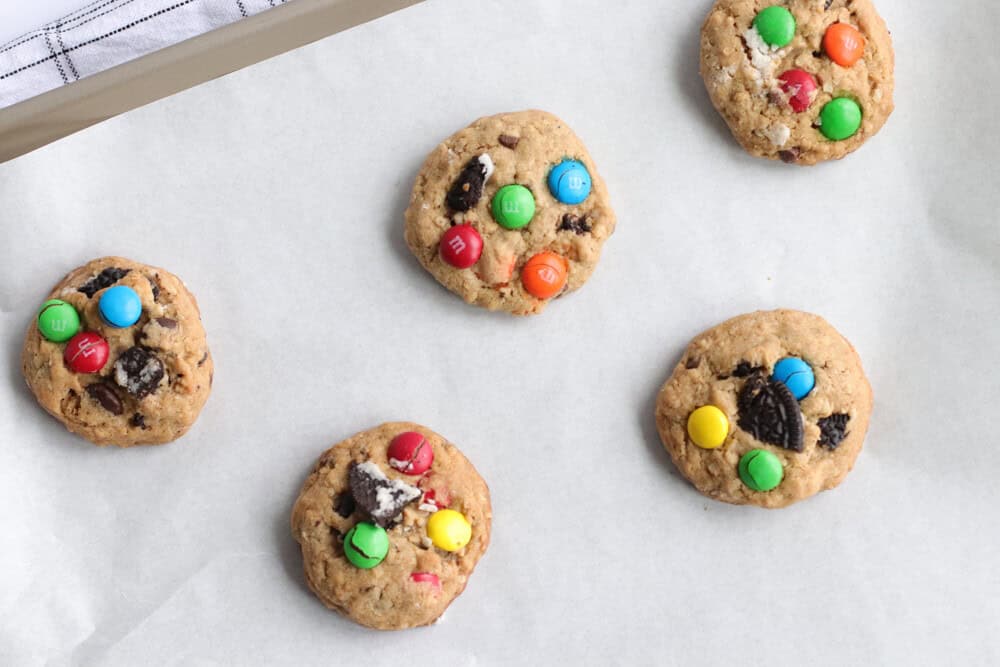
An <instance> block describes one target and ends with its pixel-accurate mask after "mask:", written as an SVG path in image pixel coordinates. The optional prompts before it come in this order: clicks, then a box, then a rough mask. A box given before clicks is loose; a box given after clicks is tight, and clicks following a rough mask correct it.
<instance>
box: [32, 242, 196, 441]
mask: <svg viewBox="0 0 1000 667" xmlns="http://www.w3.org/2000/svg"><path fill="white" fill-rule="evenodd" d="M116 285H123V286H126V287H129V288H131V289H132V290H134V291H135V293H136V294H137V295H138V297H139V299H140V301H141V303H142V314H141V316H140V317H139V320H138V321H137V322H136V323H135V324H133V325H132V326H128V327H124V328H116V327H112V326H110V325H109V324H107V323H106V322H105V321H104V319H103V318H102V317H101V314H100V309H99V303H100V299H101V295H102V294H103V293H104V292H105V291H107V290H108V289H110V288H111V287H114V286H116ZM47 298H48V299H60V300H62V301H64V302H66V303H68V304H70V305H71V306H72V307H73V308H74V309H75V310H76V311H77V313H78V314H79V320H80V331H81V332H93V333H96V334H98V335H100V336H101V337H102V338H103V339H104V340H105V341H107V344H108V349H109V356H108V360H107V363H105V364H104V366H103V368H101V370H100V371H99V372H97V373H80V372H74V371H73V370H71V369H70V367H69V366H68V365H67V363H66V361H65V360H64V352H65V349H66V347H67V344H66V343H65V342H61V343H59V342H53V341H50V340H47V339H46V338H44V337H43V336H42V335H41V332H40V331H39V328H38V323H37V319H36V320H34V321H32V323H31V325H30V326H29V328H28V332H27V335H26V336H25V341H24V348H23V351H22V357H21V366H22V371H23V373H24V377H25V380H26V381H27V383H28V387H29V388H30V389H31V391H32V393H34V395H35V398H36V399H37V400H38V402H39V404H41V406H42V407H43V408H45V410H46V411H48V412H49V413H50V414H51V415H52V416H53V417H55V418H56V419H58V420H59V421H61V422H62V423H63V424H64V425H65V426H66V428H68V429H69V430H70V431H72V432H74V433H76V434H78V435H80V436H82V437H84V438H86V439H87V440H89V441H91V442H92V443H94V444H97V445H117V446H119V447H129V446H132V445H152V444H163V443H167V442H171V441H173V440H176V439H177V438H179V437H180V436H182V435H183V434H184V433H185V432H187V430H188V429H189V428H190V427H191V426H192V424H194V422H195V420H196V419H197V418H198V415H199V413H200V412H201V409H202V407H203V406H204V404H205V401H206V400H207V399H208V394H209V391H210V389H211V384H212V375H213V371H214V367H213V364H212V355H211V353H210V352H209V349H208V344H207V342H206V338H205V329H204V327H203V326H202V323H201V314H200V312H199V310H198V304H197V302H196V301H195V298H194V296H193V295H192V294H191V293H190V292H189V291H188V289H187V288H186V287H185V286H184V283H183V282H181V280H180V279H179V278H177V276H175V275H173V274H172V273H170V272H168V271H165V270H163V269H160V268H156V267H152V266H147V265H145V264H140V263H138V262H134V261H132V260H129V259H125V258H122V257H103V258H101V259H95V260H93V261H91V262H88V263H87V264H86V265H84V266H81V267H80V268H78V269H75V270H73V271H71V272H70V273H69V274H68V275H67V276H66V277H65V278H63V279H62V280H61V281H60V282H59V283H58V284H57V285H56V286H55V287H54V288H53V289H52V291H51V293H50V294H49V296H48V297H47Z"/></svg>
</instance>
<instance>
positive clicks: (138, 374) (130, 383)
mask: <svg viewBox="0 0 1000 667" xmlns="http://www.w3.org/2000/svg"><path fill="white" fill-rule="evenodd" d="M164 373H165V371H164V368H163V362H162V361H160V360H159V359H158V358H157V357H156V356H155V355H154V354H153V353H152V351H151V350H149V348H145V347H140V346H138V345H137V346H135V347H130V348H129V349H127V350H125V351H124V352H122V356H120V357H118V361H116V362H115V382H117V383H118V386H119V387H121V388H123V389H125V391H127V392H128V393H130V394H132V396H134V397H136V398H144V397H146V396H148V395H149V394H152V393H153V392H154V391H156V388H157V387H159V386H160V380H162V379H163V375H164Z"/></svg>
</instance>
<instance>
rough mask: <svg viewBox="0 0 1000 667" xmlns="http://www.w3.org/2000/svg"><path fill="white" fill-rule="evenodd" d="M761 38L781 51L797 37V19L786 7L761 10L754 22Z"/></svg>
mask: <svg viewBox="0 0 1000 667" xmlns="http://www.w3.org/2000/svg"><path fill="white" fill-rule="evenodd" d="M753 26H754V27H755V28H756V29H757V33H758V34H759V35H760V38H761V39H762V40H764V42H765V43H766V44H768V45H770V46H775V47H778V48H779V49H780V48H781V47H783V46H786V45H787V44H788V43H789V42H790V41H792V37H795V17H794V16H792V13H791V12H790V11H788V10H787V9H785V8H784V7H777V6H775V7H768V8H766V9H763V10H761V12H760V13H759V14H757V16H756V17H755V18H754V20H753Z"/></svg>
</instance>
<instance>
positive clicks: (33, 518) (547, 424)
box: [0, 0, 1000, 666]
mask: <svg viewBox="0 0 1000 667" xmlns="http://www.w3.org/2000/svg"><path fill="white" fill-rule="evenodd" d="M709 4H710V3H709V2H708V1H707V0H698V1H697V2H664V1H662V0H661V1H652V0H651V1H648V2H640V1H635V2H620V3H613V4H609V3H606V2H597V1H596V0H575V1H573V2H570V1H559V0H544V1H542V0H539V1H536V2H528V1H525V2H518V3H514V2H499V1H494V2H458V1H457V0H430V1H429V2H427V3H426V4H424V5H422V6H418V7H416V8H413V9H409V10H406V11H404V12H401V13H399V14H396V15H393V16H390V17H388V18H385V19H382V20H379V21H377V22H375V23H373V24H369V25H366V26H363V27H361V28H359V29H355V30H352V31H350V32H347V33H344V34H341V35H337V36H335V37H333V38H331V39H328V40H325V41H323V42H321V43H319V44H316V45H313V46H310V47H307V48H304V49H301V50H299V51H296V52H294V53H291V54H288V55H285V56H282V57H279V58H276V59H274V60H271V61H269V62H266V63H263V64H261V65H258V66H255V67H252V68H250V69H248V70H245V71H242V72H238V73H236V74H234V75H231V76H228V77H225V78H223V79H220V80H217V81H215V82H213V83H210V84H207V85H204V86H201V87H199V88H196V89H194V90H191V91H188V92H185V93H183V94H180V95H178V96H175V97H173V98H169V99H167V100H164V101H161V102H158V103H156V104H154V105H151V106H149V107H147V108H143V109H140V110H138V111H136V112H133V113H130V114H128V115H126V116H123V117H119V118H116V119H114V120H112V121H110V122H107V123H104V124H102V125H99V126H96V127H93V128H91V129H89V130H87V131H85V132H82V133H80V134H78V135H76V136H73V137H70V138H68V139H66V140H63V141H61V142H59V143H57V144H54V145H51V146H48V147H46V148H44V149H42V150H40V151H37V152H36V153H34V154H31V155H28V156H25V157H22V158H19V159H17V160H15V161H13V162H11V163H9V164H6V165H2V166H0V226H2V229H3V233H4V242H3V243H0V310H2V316H0V317H2V320H0V321H2V345H3V348H2V349H3V355H2V356H0V364H2V365H3V373H2V378H3V382H2V384H0V393H2V396H0V508H2V510H0V511H2V517H3V520H2V526H0V527H2V529H0V664H4V665H17V666H20V665H88V666H90V665H102V666H103V665H127V666H133V665H198V666H208V665H400V664H419V665H425V664H427V665H429V664H439V665H508V664H509V665H564V664H566V665H577V664H587V665H609V664H620V665H665V664H671V665H702V664H703V665H714V664H733V665H765V664H766V665H786V664H787V665H802V664H810V665H813V664H816V665H861V664H878V665H935V666H937V665H941V664H942V663H947V664H955V665H988V664H996V663H997V662H998V661H1000V648H998V643H1000V640H998V638H997V628H998V625H1000V596H998V593H1000V575H998V569H997V562H998V556H1000V549H998V543H1000V537H998V533H1000V528H998V524H1000V521H998V519H1000V512H998V510H997V505H998V501H1000V491H998V488H1000V484H998V477H997V475H998V474H1000V445H998V443H997V441H996V437H995V431H996V428H995V422H996V420H997V417H998V415H1000V410H998V407H997V395H998V390H1000V381H998V379H997V378H998V374H997V371H996V368H995V367H996V359H997V347H998V345H997V344H998V341H1000V334H998V332H997V324H998V316H1000V232H998V226H997V221H996V217H995V216H996V213H995V212H996V210H997V207H998V205H1000V196H998V193H997V186H998V182H997V176H996V168H997V158H998V155H1000V138H998V132H997V129H996V116H997V114H996V108H997V104H998V103H1000V95H998V94H997V92H996V87H995V86H993V85H992V84H991V83H990V82H991V78H992V76H993V74H994V73H995V72H996V71H997V69H998V67H1000V52H998V51H997V49H996V48H995V44H996V40H995V34H996V29H997V26H998V25H1000V8H998V7H997V6H995V5H992V4H988V3H980V2H972V1H971V0H964V1H956V2H951V3H939V2H930V1H929V0H910V1H908V2H903V1H902V0H881V1H880V2H879V6H880V10H881V12H882V14H883V15H884V16H885V18H886V20H887V22H888V23H889V25H890V27H891V28H892V30H893V34H894V37H895V47H896V52H897V61H898V66H897V107H898V110H897V111H896V113H895V115H894V116H893V117H892V119H891V120H890V121H889V123H888V124H887V126H886V127H885V129H884V130H883V131H882V133H881V134H880V135H879V136H877V137H876V138H875V139H873V140H872V141H871V142H870V143H869V144H867V145H866V146H865V147H864V148H863V149H861V151H860V152H858V153H856V154H855V155H853V156H851V157H849V158H848V159H847V160H845V161H843V162H840V163H837V164H828V165H824V166H819V167H815V168H812V169H800V168H790V167H788V166H785V165H782V164H770V163H767V162H764V161H760V160H757V159H754V158H751V157H749V156H746V155H745V154H743V153H742V151H741V150H740V149H739V147H738V146H737V145H736V144H735V142H734V141H733V140H732V139H731V138H730V137H729V135H728V131H727V130H726V128H725V126H724V124H723V122H722V121H721V119H720V118H719V117H718V116H717V115H716V114H715V112H714V111H713V110H712V109H711V108H710V105H709V102H708V99H707V96H706V94H705V93H704V90H703V88H702V84H701V81H700V79H699V77H698V74H697V57H698V29H699V27H700V23H701V20H702V18H703V16H704V15H705V13H706V12H707V10H708V7H709ZM529 107H538V108H544V109H547V110H550V111H552V112H554V113H556V114H558V115H560V116H562V117H563V118H564V119H565V120H566V121H567V122H569V123H570V124H571V125H572V126H573V127H574V129H575V130H576V131H577V132H578V133H579V134H580V135H581V137H582V138H583V139H584V141H585V142H586V143H587V144H588V146H589V148H590V150H591V152H592V153H593V155H594V158H595V160H596V161H597V163H598V166H599V168H600V170H601V172H602V173H603V175H604V177H605V178H606V179H607V181H608V185H609V188H610V190H611V193H612V196H613V203H614V205H615V207H616V210H617V212H618V214H619V218H620V224H619V229H618V231H617V233H616V234H615V236H614V237H613V238H612V239H611V240H610V241H609V243H608V244H607V246H606V248H605V255H604V258H603V260H602V263H601V265H600V267H599V268H598V270H597V272H596V273H595V275H594V277H593V278H592V280H591V281H590V283H588V285H587V286H586V287H585V288H584V289H583V290H582V291H580V292H578V293H576V294H574V295H572V296H570V297H567V298H566V299H564V300H562V301H560V302H558V303H556V304H554V305H553V306H552V307H551V308H550V309H549V310H548V311H547V312H546V313H545V314H544V315H543V316H541V317H538V318H534V319H524V320H516V319H512V318H510V317H508V316H505V315H501V314H490V313H486V312H481V311H479V310H476V309H474V308H471V307H468V306H465V305H464V304H463V303H462V302H461V301H460V300H458V299H457V298H455V297H453V296H451V295H450V294H449V293H448V292H446V291H444V290H443V289H442V288H440V287H439V286H438V285H437V284H436V283H435V282H434V281H433V279H432V278H431V277H430V276H429V275H427V274H426V273H424V272H423V271H422V270H421V268H420V267H419V265H418V264H417V262H416V261H415V260H414V259H413V258H412V257H411V256H410V255H409V253H408V252H407V250H406V248H405V245H404V243H403V240H402V212H403V210H404V208H405V206H406V203H407V201H408V197H409V191H410V187H411V185H412V181H413V178H414V176H415V174H416V171H417V169H418V167H419V166H420V163H421V162H422V160H423V158H424V156H425V154H426V153H427V152H429V151H430V150H431V149H432V148H433V147H434V145H435V144H436V143H437V142H438V141H440V140H442V139H443V138H444V137H446V136H447V135H448V134H450V133H451V132H453V131H455V130H457V129H459V128H460V127H463V126H464V125H465V124H467V123H468V122H470V121H471V120H473V119H474V118H476V117H477V116H480V115H485V114H490V113H495V112H499V111H505V110H513V109H521V108H529ZM110 253H119V254H124V255H127V256H129V257H133V258H135V259H138V260H141V261H144V262H148V263H151V264H154V265H159V266H164V267H167V268H169V269H171V270H172V271H174V272H176V273H178V274H179V275H180V276H181V277H183V278H184V279H185V280H186V281H187V283H188V285H189V286H190V287H191V289H192V290H193V291H194V292H195V293H196V294H197V296H198V298H199V301H200V303H201V306H202V311H203V314H204V321H205V324H206V327H207V330H208V332H209V336H210V344H211V346H212V350H213V353H214V355H215V358H216V363H217V373H216V382H215V388H214V392H213V394H212V397H211V398H210V400H209V403H208V405H207V407H206V409H205V411H204V413H203V415H202V418H201V420H200V421H199V422H198V424H197V426H196V427H195V428H194V430H193V431H192V432H191V433H190V434H189V435H188V436H187V437H185V438H184V439H183V440H181V441H178V442H176V443H174V444H171V445H167V446H163V447H150V448H136V449H132V450H126V451H120V450H117V449H113V448H111V449H98V448H95V447H92V446H91V445H89V444H88V443H86V442H84V441H82V440H80V439H79V438H76V437H74V436H71V435H70V434H68V433H67V432H66V431H65V430H64V429H63V427H62V426H61V425H60V424H58V423H57V422H56V421H54V420H52V419H51V418H49V417H48V416H46V415H45V414H44V413H43V412H42V411H41V410H40V409H39V408H38V407H37V406H36V405H35V403H34V400H33V398H32V397H31V395H30V394H29V393H28V391H27V390H26V388H25V386H24V383H23V380H22V379H21V377H20V370H19V355H20V348H21V339H22V335H23V331H24V329H25V327H27V325H28V323H29V321H30V320H31V318H32V317H33V316H34V313H35V310H36V308H37V306H38V304H39V303H40V301H41V299H42V298H43V297H44V296H45V294H46V293H47V290H48V289H49V287H50V286H51V285H52V284H53V283H54V282H55V281H57V280H58V279H59V278H60V277H61V276H62V275H63V273H64V272H66V271H68V270H69V269H71V268H73V267H75V266H77V265H79V264H81V263H83V262H85V261H86V260H87V259H89V258H91V257H94V256H99V255H104V254H110ZM773 307H790V308H799V309H804V310H810V311H815V312H818V313H820V314H822V315H824V316H825V317H826V318H828V319H829V320H830V321H831V322H832V323H833V324H834V325H835V326H836V327H838V328H839V329H840V330H841V331H842V332H843V333H844V334H845V335H846V336H848V337H849V338H850V340H851V341H852V342H853V343H854V344H855V345H856V347H857V348H858V350H859V352H860V354H861V356H862V358H863V359H864V362H865V368H866V370H867V372H868V374H869V377H870V379H871V382H872V385H873V387H874V389H875V396H876V409H875V414H874V420H873V423H872V427H871V430H870V431H869V434H868V439H867V443H866V446H865V449H864V451H863V452H862V454H861V456H860V458H859V460H858V463H857V466H856V468H855V470H854V472H853V473H852V474H851V475H850V476H849V477H848V478H847V480H846V482H845V483H844V484H843V485H842V486H841V487H840V488H838V489H836V490H835V491H831V492H828V493H824V494H821V495H820V496H817V497H815V498H813V499H811V500H808V501H806V502H802V503H800V504H798V505H795V506H793V507H791V508H788V509H785V510H780V511H765V510H758V509H755V508H747V507H730V506H727V505H723V504H720V503H716V502H712V501H709V500H707V499H704V498H703V497H701V496H700V495H698V494H697V493H696V492H695V491H694V490H693V489H692V487H690V486H689V485H688V484H687V483H686V482H685V481H684V480H683V479H681V478H680V477H679V476H678V474H677V473H676V471H675V470H674V468H673V467H672V465H671V463H670V461H669V458H668V457H667V455H666V454H665V452H664V451H663V449H662V447H661V445H660V443H659V439H658V437H657V435H656V431H655V426H654V422H653V418H652V411H653V400H654V396H655V393H656V391H657V389H658V387H659V386H660V384H661V383H662V382H663V381H664V380H665V378H666V376H667V374H668V373H669V371H670V369H671V368H672V367H673V365H674V364H675V363H676V362H677V359H678V358H679V355H680V352H681V350H682V349H683V347H684V346H685V345H686V343H687V342H688V340H689V339H690V338H691V337H692V336H694V335H695V334H697V333H698V332H699V331H701V330H703V329H705V328H707V327H709V326H712V325H714V324H716V323H718V322H720V321H722V320H724V319H726V318H728V317H730V316H733V315H736V314H739V313H742V312H746V311H750V310H754V309H758V308H773ZM391 419H412V420H417V421H420V422H422V423H424V424H427V425H428V426H430V427H432V428H434V429H436V430H437V431H439V432H440V433H442V434H444V435H445V436H446V437H448V438H450V439H451V440H453V441H454V442H456V443H457V444H458V445H459V446H460V447H462V448H463V450H464V451H465V453H466V454H467V455H468V456H469V458H470V459H471V460H472V461H473V462H474V464H475V465H476V466H477V467H478V469H479V470H480V472H481V473H482V474H483V476H484V477H485V478H486V479H487V480H488V482H489V484H490V487H491V489H492V494H493V504H494V510H495V519H494V535H495V538H494V542H493V545H492V546H491V548H490V550H489V552H488V553H487V554H486V556H485V557H484V559H483V560H482V561H481V562H480V565H479V568H478V570H477V572H476V573H475V575H474V576H473V578H472V580H471V582H470V584H469V587H468V589H467V591H466V593H465V594H464V595H463V596H462V597H461V598H459V599H458V600H457V601H456V602H455V604H454V605H453V606H452V607H451V608H450V610H449V611H448V613H447V615H446V617H445V618H444V620H443V621H442V622H441V623H439V624H438V625H436V626H434V627H432V628H427V629H421V630H415V631H407V632H401V633H393V634H385V633H376V632H372V631H368V630H365V629H363V628H360V627H357V626H355V625H353V624H352V623H350V622H348V621H346V620H344V619H341V618H340V617H339V616H337V615H336V614H335V613H333V612H329V611H327V610H326V609H325V608H324V607H323V606H322V605H321V604H320V603H319V602H318V601H317V600H316V599H315V598H313V597H312V596H311V595H310V594H309V593H308V591H307V590H306V588H305V586H304V583H303V579H302V575H301V559H300V556H299V553H298V550H297V545H296V544H295V543H294V542H293V541H292V539H291V537H290V534H289V528H288V515H289V512H290V509H291V504H292V502H293V500H294V498H295V496H296V494H297V492H298V489H299V485H300V484H301V482H302V480H303V479H304V477H305V475H306V474H307V472H308V470H309V468H310V466H311V465H312V463H313V462H314V460H315V459H316V457H318V455H319V454H320V453H321V452H322V451H323V450H324V449H325V448H326V447H328V446H330V445H332V444H333V443H335V442H337V441H338V440H340V439H342V438H344V437H346V436H348V435H350V434H352V433H354V432H356V431H358V430H361V429H364V428H368V427H370V426H372V425H375V424H377V423H380V422H382V421H384V420H391Z"/></svg>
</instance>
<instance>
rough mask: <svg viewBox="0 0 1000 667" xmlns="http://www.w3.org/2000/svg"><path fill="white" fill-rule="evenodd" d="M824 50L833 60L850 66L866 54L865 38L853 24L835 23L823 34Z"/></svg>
mask: <svg viewBox="0 0 1000 667" xmlns="http://www.w3.org/2000/svg"><path fill="white" fill-rule="evenodd" d="M823 50H824V51H826V55H828V56H830V60H832V61H833V62H835V63H837V64H838V65H843V66H844V67H850V66H852V65H853V64H854V63H856V62H858V60H860V59H861V56H863V55H864V54H865V38H864V36H863V35H862V34H861V33H860V32H859V31H858V29H857V28H855V27H854V26H852V25H848V24H846V23H834V24H833V25H832V26H830V27H829V28H827V29H826V34H825V35H823Z"/></svg>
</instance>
